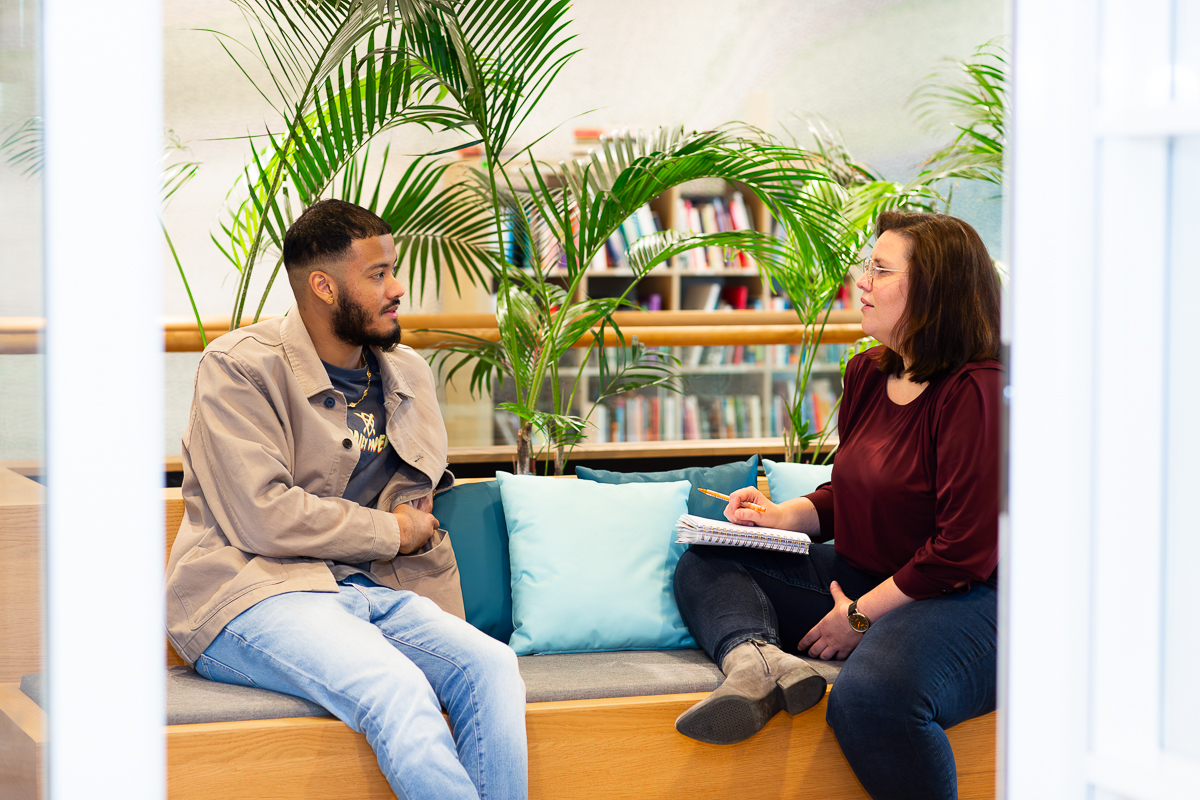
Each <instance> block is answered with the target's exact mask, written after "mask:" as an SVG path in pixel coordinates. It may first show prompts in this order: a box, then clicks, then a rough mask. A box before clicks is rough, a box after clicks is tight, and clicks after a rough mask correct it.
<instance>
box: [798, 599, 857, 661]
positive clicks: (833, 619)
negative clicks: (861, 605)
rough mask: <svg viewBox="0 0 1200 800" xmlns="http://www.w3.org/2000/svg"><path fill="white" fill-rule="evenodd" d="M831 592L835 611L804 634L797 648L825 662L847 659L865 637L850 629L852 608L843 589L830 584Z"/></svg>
mask: <svg viewBox="0 0 1200 800" xmlns="http://www.w3.org/2000/svg"><path fill="white" fill-rule="evenodd" d="M829 591H830V593H831V594H833V610H832V611H830V612H829V613H828V614H826V615H825V618H824V619H822V620H821V621H820V622H818V623H817V624H816V625H815V626H814V627H813V629H812V630H811V631H809V632H808V633H806V634H804V638H803V639H801V640H800V644H798V645H797V646H796V648H797V649H798V650H799V651H800V652H802V653H803V652H804V651H805V650H806V649H807V650H808V654H809V655H810V656H812V657H813V658H820V659H822V660H824V661H829V660H830V659H834V658H837V659H843V658H846V657H847V656H848V655H850V653H852V652H853V651H854V648H856V647H858V643H859V642H861V641H862V637H863V635H862V634H861V633H859V632H858V631H856V630H854V629H853V628H851V627H850V619H849V617H847V616H846V612H847V610H848V609H849V608H850V598H849V597H846V595H844V594H842V587H840V586H838V584H837V581H834V582H833V583H831V584H829Z"/></svg>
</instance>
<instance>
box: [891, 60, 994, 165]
mask: <svg viewBox="0 0 1200 800" xmlns="http://www.w3.org/2000/svg"><path fill="white" fill-rule="evenodd" d="M1008 81H1009V79H1008V52H1007V50H1006V49H1005V47H1004V45H1003V44H1002V42H1001V40H999V39H994V40H992V41H990V42H988V43H986V44H984V45H982V46H980V47H979V48H977V49H976V50H975V52H974V54H972V56H971V57H970V58H969V59H948V60H947V66H946V67H944V68H943V69H941V70H939V71H937V72H934V73H933V74H931V75H929V76H928V77H927V78H926V79H925V82H924V83H923V84H921V85H920V86H919V87H917V89H916V90H915V91H914V92H913V94H912V96H911V97H910V98H909V104H910V105H911V106H912V108H913V109H914V112H915V114H916V116H917V119H918V120H919V121H920V122H922V123H923V124H925V125H926V127H928V128H931V129H936V130H939V131H940V130H941V129H942V128H941V126H942V125H944V124H946V123H947V122H949V123H950V124H951V125H952V126H953V128H954V130H956V131H957V134H956V135H955V138H954V140H953V141H952V142H951V143H950V144H948V145H946V146H945V147H943V148H942V149H940V150H938V151H937V152H936V153H934V154H933V155H932V156H930V157H929V159H928V160H927V161H926V167H925V172H924V173H923V174H925V175H926V176H927V179H928V180H930V181H934V180H946V179H966V180H980V181H986V182H988V183H992V184H995V185H997V186H1001V185H1003V182H1004V146H1005V143H1006V142H1007V137H1006V128H1007V115H1008Z"/></svg>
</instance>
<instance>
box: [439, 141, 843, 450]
mask: <svg viewBox="0 0 1200 800" xmlns="http://www.w3.org/2000/svg"><path fill="white" fill-rule="evenodd" d="M598 137H599V131H581V130H577V131H576V152H575V155H576V156H577V157H584V156H586V154H587V147H588V146H592V145H598V144H599V140H598ZM772 223H773V220H772V219H771V216H770V214H769V212H768V211H767V209H766V208H765V207H764V206H763V204H762V203H761V202H760V201H758V199H757V198H756V197H755V196H754V195H753V193H751V192H750V191H749V190H747V189H746V187H744V186H738V185H737V184H734V183H729V182H726V181H724V180H721V179H704V180H698V181H692V182H690V183H686V184H683V185H680V186H676V187H672V188H670V189H668V190H666V191H664V192H663V193H662V194H661V195H659V196H658V197H656V198H655V199H653V200H652V201H650V202H649V203H648V204H646V205H645V206H643V207H641V208H639V209H636V210H635V211H634V212H633V213H632V214H631V215H630V216H629V217H628V218H627V219H626V220H625V222H624V223H623V224H622V225H621V227H620V229H619V230H617V231H616V232H615V233H613V235H612V236H611V237H610V238H609V241H608V242H607V243H606V245H605V247H604V248H603V249H601V250H600V251H599V252H598V253H597V254H596V256H595V258H594V259H593V260H592V263H591V264H590V266H589V267H588V269H587V272H586V275H585V277H584V280H583V282H582V285H581V286H580V294H581V295H583V296H587V297H594V298H599V297H617V296H620V295H621V294H623V293H624V292H625V291H626V290H627V289H628V288H629V286H630V283H631V282H632V281H633V280H634V274H633V271H632V270H631V269H630V267H629V264H628V261H627V260H626V253H627V251H628V248H629V245H630V244H631V243H633V242H634V241H636V240H638V239H639V238H641V237H643V236H646V235H649V234H652V233H656V232H660V231H665V230H677V231H681V232H688V231H691V232H704V233H713V232H721V231H730V230H744V229H756V230H762V231H766V230H771V228H772ZM544 228H545V226H539V225H538V224H537V222H536V220H535V222H534V224H533V228H532V235H533V236H535V237H538V236H541V237H548V236H549V234H548V231H546V230H543V229H544ZM506 247H507V248H509V254H510V256H511V257H512V258H513V260H514V263H519V264H522V265H524V266H527V267H528V268H533V266H534V263H535V262H538V263H540V266H541V268H542V269H543V270H546V271H548V273H549V274H550V275H551V276H552V277H553V276H555V274H556V273H557V272H559V271H560V270H561V267H559V266H558V265H557V264H556V263H554V262H555V259H556V258H557V256H556V255H553V254H555V253H557V252H558V250H557V249H556V246H555V245H554V243H553V241H552V238H545V240H544V241H538V242H529V241H526V242H525V243H524V244H522V243H521V242H519V241H518V240H517V238H515V237H514V238H512V239H511V240H510V241H509V242H507V243H506ZM523 250H524V251H525V252H526V253H535V254H537V255H535V256H528V255H522V251H523ZM547 254H551V255H549V256H547ZM772 288H773V287H772V285H771V282H770V281H769V280H767V279H765V278H764V276H763V275H762V274H761V273H760V272H759V269H758V267H757V265H756V264H755V263H754V262H753V260H752V259H751V258H750V257H748V256H747V255H746V254H745V253H742V252H740V251H732V250H726V249H724V248H719V247H707V248H697V249H694V250H691V251H688V252H685V253H683V254H680V255H678V256H676V257H674V258H672V259H671V260H670V261H669V262H668V263H664V264H659V265H658V266H656V267H655V268H654V269H653V270H651V271H650V273H649V274H648V275H646V276H645V277H643V278H642V279H641V281H640V282H639V283H638V285H637V287H636V288H635V289H634V292H633V293H631V294H630V299H631V300H633V301H634V302H635V303H636V304H637V306H638V307H639V308H641V309H643V310H646V311H698V312H714V313H719V312H721V311H723V310H729V309H745V310H759V311H786V310H788V309H790V304H789V303H788V300H787V298H786V297H783V296H781V295H779V294H777V293H775V292H773V291H772ZM851 298H852V288H851V285H850V284H849V282H848V283H847V286H846V287H845V288H844V290H843V292H842V293H841V294H840V295H839V297H838V298H837V300H835V302H834V306H833V307H834V308H835V309H845V308H847V307H849V306H850V305H851V304H852V303H851ZM845 348H846V346H845V345H832V344H831V345H822V346H821V347H820V348H819V349H818V353H817V361H816V363H814V365H813V369H812V374H811V377H810V379H809V382H808V387H807V388H808V391H807V392H806V396H805V398H804V400H803V402H804V404H805V406H806V408H805V411H806V413H807V418H808V419H810V420H813V422H814V424H815V425H816V426H817V428H818V429H820V428H822V427H824V425H825V422H826V421H827V420H828V419H829V417H830V416H831V415H832V413H833V412H832V409H833V406H834V404H835V403H836V400H837V398H838V396H839V395H840V392H841V378H840V375H839V373H838V362H839V359H840V358H841V355H842V353H843V352H844V351H845ZM796 349H797V348H795V347H792V346H790V345H727V346H716V347H675V348H669V349H668V352H670V354H671V355H673V356H674V357H676V358H677V359H679V362H680V366H679V368H678V372H679V375H680V386H679V391H672V390H668V389H664V388H654V389H647V390H642V391H637V392H632V393H627V394H625V395H621V396H618V397H615V398H609V399H606V400H605V401H604V402H603V403H601V404H600V405H599V406H597V408H596V409H595V411H594V412H593V414H592V416H591V422H592V423H593V425H594V427H593V428H591V429H590V430H591V436H590V439H589V441H590V442H592V443H618V442H655V441H686V440H702V439H711V440H721V439H735V438H762V437H777V436H781V435H782V434H783V432H784V430H785V424H786V422H785V421H786V419H787V412H786V408H785V402H790V400H791V398H792V396H793V389H794V386H795V382H796V367H797V364H796ZM566 372H569V373H570V374H572V375H573V374H574V371H573V370H569V371H564V374H565V373H566ZM584 381H585V383H586V386H585V387H583V388H582V389H581V390H580V392H579V394H580V395H581V396H586V401H585V400H584V399H583V397H580V398H578V399H577V402H576V407H575V408H574V409H572V412H573V413H576V414H580V415H584V414H587V412H588V410H589V409H590V408H591V406H592V403H593V402H594V401H595V398H596V395H597V391H598V388H599V387H598V383H599V370H598V369H597V368H596V367H595V366H589V367H587V368H586V369H585V373H584ZM570 388H571V387H570V386H564V387H563V389H564V391H570ZM505 394H506V393H505V391H504V390H503V388H502V387H496V388H495V389H494V391H493V395H492V398H491V401H492V407H493V408H494V406H495V405H496V404H498V403H501V402H504V401H505V400H506V399H511V398H507V397H506V396H505ZM493 417H494V426H493V437H492V443H494V444H496V445H508V444H515V442H516V430H517V421H516V418H515V417H514V416H513V415H512V414H509V413H508V412H500V411H497V412H495V413H494V415H493ZM452 438H453V437H452ZM451 444H456V443H455V442H453V441H452V442H451ZM461 444H464V445H465V444H470V445H475V444H482V442H462V443H461Z"/></svg>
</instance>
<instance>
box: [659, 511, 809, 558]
mask: <svg viewBox="0 0 1200 800" xmlns="http://www.w3.org/2000/svg"><path fill="white" fill-rule="evenodd" d="M675 541H676V542H678V543H680V544H719V545H729V546H731V547H757V548H759V549H760V550H782V551H784V552H787V553H807V552H808V545H809V544H810V543H811V542H812V540H811V539H809V538H808V534H805V533H797V532H796V531H785V530H780V529H779V528H756V527H753V526H750V525H735V524H734V523H732V522H721V521H720V520H715V519H705V518H704V517H697V516H694V515H692V514H684V515H683V516H681V517H680V518H679V522H677V523H675Z"/></svg>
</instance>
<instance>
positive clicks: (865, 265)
mask: <svg viewBox="0 0 1200 800" xmlns="http://www.w3.org/2000/svg"><path fill="white" fill-rule="evenodd" d="M906 272H908V270H905V269H884V268H883V267H877V266H875V265H874V264H873V263H871V259H869V258H868V259H867V260H866V261H864V262H862V263H861V264H859V265H858V267H857V268H856V269H854V270H851V274H852V275H854V276H855V280H856V281H857V280H858V278H860V277H862V276H863V275H865V276H866V277H867V288H868V289H871V288H873V287H874V286H875V276H876V275H877V274H879V273H883V275H884V277H885V278H886V277H887V276H888V275H889V274H892V275H903V274H904V273H906Z"/></svg>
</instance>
